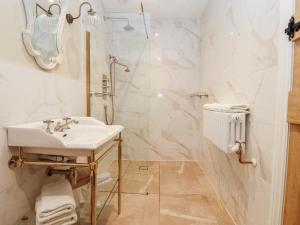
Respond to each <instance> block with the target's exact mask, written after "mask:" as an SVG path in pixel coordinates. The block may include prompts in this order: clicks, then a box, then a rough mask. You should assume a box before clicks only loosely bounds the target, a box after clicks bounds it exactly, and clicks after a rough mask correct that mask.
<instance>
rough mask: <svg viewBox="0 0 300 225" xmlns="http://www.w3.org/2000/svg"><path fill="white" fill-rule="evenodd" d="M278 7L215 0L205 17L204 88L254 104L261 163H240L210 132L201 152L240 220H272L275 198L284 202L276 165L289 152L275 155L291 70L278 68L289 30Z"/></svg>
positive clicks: (251, 143)
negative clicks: (281, 42) (220, 147)
mask: <svg viewBox="0 0 300 225" xmlns="http://www.w3.org/2000/svg"><path fill="white" fill-rule="evenodd" d="M286 4H287V3H286ZM279 7H280V4H279V0H265V1H261V0H246V1H239V0H230V1H228V0H211V1H209V3H208V7H207V9H206V10H205V14H204V16H203V17H202V20H201V21H202V23H201V34H202V36H201V46H200V51H201V59H200V63H201V66H200V71H201V81H200V84H201V87H202V89H203V90H206V91H208V92H209V94H210V101H211V102H215V101H216V102H221V103H245V104H249V105H250V108H251V114H250V116H249V120H248V130H247V145H246V152H247V154H246V158H248V159H249V158H252V157H254V158H256V159H257V161H258V165H257V167H256V168H253V167H252V166H246V165H241V164H239V163H238V160H237V156H236V155H228V156H225V155H224V154H223V153H221V152H220V151H219V150H218V149H217V148H216V147H215V146H214V145H213V144H211V143H210V142H208V141H207V140H205V139H203V148H202V151H201V153H202V154H201V158H200V159H201V160H200V161H201V163H200V164H201V166H202V167H203V168H204V170H205V171H206V173H207V174H208V177H209V178H210V180H211V181H212V183H213V185H214V187H215V189H216V190H217V192H218V194H219V195H220V197H221V199H222V200H223V202H224V204H225V207H226V209H227V210H228V212H229V213H230V215H231V216H232V217H233V219H234V221H235V222H236V224H237V225H254V224H255V225H274V221H273V222H271V221H272V218H271V217H272V212H271V210H272V205H273V204H274V202H273V200H277V201H280V199H273V195H272V192H273V190H274V185H275V184H276V185H278V184H277V183H275V182H277V181H276V174H277V172H276V171H280V170H275V169H276V168H277V167H278V166H279V167H280V168H282V165H283V164H284V163H281V161H283V160H285V158H282V159H281V161H276V162H277V163H278V164H277V166H276V165H274V160H275V159H277V154H281V153H280V152H283V151H285V150H286V149H284V135H286V128H287V123H286V121H285V119H284V117H283V116H284V115H280V116H279V114H284V111H285V109H286V107H287V106H286V104H285V103H286V94H287V87H286V83H283V82H282V81H284V82H286V81H287V80H288V77H289V76H290V74H288V73H286V71H285V73H280V72H279V71H282V70H280V67H279V66H280V60H282V59H280V58H279V55H280V53H279V41H278V40H279V39H280V40H282V38H283V37H282V36H283V35H284V34H283V30H284V29H283V27H281V26H280V28H279V24H280V21H279V18H280V11H279ZM279 35H280V36H279ZM279 59H280V60H279ZM283 71H284V70H283ZM279 111H282V112H279ZM279 117H280V118H279ZM278 131H280V132H278ZM278 133H280V134H281V136H278ZM276 135H277V136H276ZM278 146H280V147H281V148H280V149H278ZM277 175H279V174H277ZM280 175H283V174H280ZM279 197H280V196H278V198H279ZM276 222H277V221H276ZM278 222H279V221H278Z"/></svg>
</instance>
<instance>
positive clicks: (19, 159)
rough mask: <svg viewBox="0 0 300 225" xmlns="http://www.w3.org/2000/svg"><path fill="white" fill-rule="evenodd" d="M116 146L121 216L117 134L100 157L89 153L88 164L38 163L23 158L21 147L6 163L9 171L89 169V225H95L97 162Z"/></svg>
mask: <svg viewBox="0 0 300 225" xmlns="http://www.w3.org/2000/svg"><path fill="white" fill-rule="evenodd" d="M116 145H117V148H118V214H121V202H122V201H121V182H122V180H121V177H122V137H121V134H119V137H118V138H117V139H114V142H113V144H112V145H111V146H110V147H109V148H108V149H107V150H106V151H105V152H104V153H103V154H101V155H100V156H97V155H96V154H95V151H91V154H90V155H89V156H88V163H73V162H54V161H39V160H36V161H34V160H30V159H26V158H24V151H23V149H22V147H18V153H17V155H16V156H12V158H11V159H10V160H9V162H8V166H9V167H10V168H11V169H14V168H20V167H23V166H25V165H28V166H45V167H53V168H55V167H70V168H89V170H90V186H91V193H90V196H91V225H96V224H97V212H96V197H97V167H98V161H99V160H101V159H102V158H104V157H105V156H106V155H107V154H108V153H109V152H110V151H111V150H112V148H114V147H115V146H116Z"/></svg>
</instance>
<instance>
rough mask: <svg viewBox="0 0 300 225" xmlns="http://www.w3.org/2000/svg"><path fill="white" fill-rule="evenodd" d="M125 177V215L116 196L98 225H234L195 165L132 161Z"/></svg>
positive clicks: (123, 205)
mask: <svg viewBox="0 0 300 225" xmlns="http://www.w3.org/2000/svg"><path fill="white" fill-rule="evenodd" d="M147 168H148V170H147ZM124 173H125V175H124V177H123V180H124V182H123V191H124V194H123V198H122V202H123V203H122V214H121V215H120V216H118V215H117V207H116V206H117V198H116V196H115V197H113V199H112V201H111V202H110V204H109V205H108V206H107V207H106V209H105V210H104V212H103V214H102V215H101V218H100V220H99V225H103V224H105V225H233V222H232V221H231V219H230V217H229V216H228V214H227V213H226V211H225V210H224V208H223V207H222V206H221V204H220V203H219V202H218V200H217V197H216V195H215V193H214V191H213V190H212V188H211V186H210V184H209V183H208V181H207V179H206V177H205V175H204V173H203V172H202V171H201V169H200V168H199V166H198V165H197V164H196V163H195V162H137V161H130V162H128V166H127V169H126V170H125V171H124ZM145 193H148V195H147V194H145Z"/></svg>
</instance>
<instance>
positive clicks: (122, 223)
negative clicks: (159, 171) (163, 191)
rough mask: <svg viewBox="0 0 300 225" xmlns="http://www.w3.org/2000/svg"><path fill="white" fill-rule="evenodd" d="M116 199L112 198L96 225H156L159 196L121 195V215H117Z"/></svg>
mask: <svg viewBox="0 0 300 225" xmlns="http://www.w3.org/2000/svg"><path fill="white" fill-rule="evenodd" d="M117 205H118V199H117V196H114V198H113V199H112V201H111V202H110V204H109V205H108V206H107V207H106V209H105V210H104V212H103V214H102V215H101V218H100V220H99V221H98V225H104V224H105V225H129V224H130V225H158V224H159V195H158V194H150V195H139V194H123V197H122V213H121V215H118V213H117Z"/></svg>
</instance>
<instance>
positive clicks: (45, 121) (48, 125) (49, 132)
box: [43, 120, 54, 134]
mask: <svg viewBox="0 0 300 225" xmlns="http://www.w3.org/2000/svg"><path fill="white" fill-rule="evenodd" d="M43 123H45V124H47V128H46V132H47V133H48V134H53V133H52V131H51V129H50V125H51V124H52V123H54V121H53V120H44V121H43Z"/></svg>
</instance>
